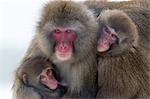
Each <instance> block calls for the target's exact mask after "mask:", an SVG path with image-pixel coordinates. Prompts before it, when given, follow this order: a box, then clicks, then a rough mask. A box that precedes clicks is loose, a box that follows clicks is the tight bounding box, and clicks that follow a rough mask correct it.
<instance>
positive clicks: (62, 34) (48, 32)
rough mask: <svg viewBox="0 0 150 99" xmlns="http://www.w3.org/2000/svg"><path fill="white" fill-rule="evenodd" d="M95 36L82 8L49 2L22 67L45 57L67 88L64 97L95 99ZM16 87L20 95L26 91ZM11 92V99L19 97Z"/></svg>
mask: <svg viewBox="0 0 150 99" xmlns="http://www.w3.org/2000/svg"><path fill="white" fill-rule="evenodd" d="M87 20H88V21H87ZM96 32H97V22H96V18H94V15H93V13H92V12H91V11H89V10H88V9H87V7H86V6H84V5H83V4H79V3H75V2H71V1H56V2H50V3H48V4H47V5H46V6H45V7H44V9H43V13H42V16H41V20H40V21H39V24H38V26H37V34H36V35H35V36H34V38H33V40H32V42H31V45H30V46H29V49H28V51H27V53H26V55H25V57H24V59H23V61H22V63H24V62H25V60H28V59H29V58H35V57H38V56H40V57H46V58H48V59H49V60H50V61H52V62H53V63H54V64H55V65H56V68H57V69H58V70H59V72H60V76H61V77H60V78H61V81H62V82H65V83H66V84H67V87H68V91H67V93H66V94H65V97H71V98H73V97H75V98H77V97H82V98H84V97H90V98H91V97H95V95H96V74H97V63H96V35H97V34H96ZM20 68H22V67H21V66H20ZM16 80H17V79H16ZM18 83H19V82H18ZM18 83H16V82H14V86H15V87H14V89H20V93H21V94H23V93H22V92H26V90H28V89H26V90H24V89H23V88H21V87H19V84H20V83H19V84H18ZM20 86H22V84H21V85H20ZM13 92H14V93H15V96H14V97H16V96H19V93H18V92H17V91H16V90H14V91H13ZM24 95H25V94H24ZM33 98H34V96H33ZM20 99H22V98H20Z"/></svg>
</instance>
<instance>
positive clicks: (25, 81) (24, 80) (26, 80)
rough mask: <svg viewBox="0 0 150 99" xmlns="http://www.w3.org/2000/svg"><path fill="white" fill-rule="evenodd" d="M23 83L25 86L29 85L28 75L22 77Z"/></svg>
mask: <svg viewBox="0 0 150 99" xmlns="http://www.w3.org/2000/svg"><path fill="white" fill-rule="evenodd" d="M22 82H23V83H24V84H28V77H27V74H23V75H22Z"/></svg>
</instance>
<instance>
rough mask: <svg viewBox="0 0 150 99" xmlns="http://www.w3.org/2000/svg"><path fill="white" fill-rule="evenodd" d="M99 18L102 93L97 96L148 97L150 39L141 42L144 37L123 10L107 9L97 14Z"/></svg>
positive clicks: (113, 97)
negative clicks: (149, 47) (144, 42)
mask: <svg viewBox="0 0 150 99" xmlns="http://www.w3.org/2000/svg"><path fill="white" fill-rule="evenodd" d="M132 11H133V13H134V10H130V11H128V12H130V13H131V12H132ZM137 11H138V10H136V13H138V12H137ZM134 14H135V13H134ZM98 21H99V40H98V44H97V51H98V55H99V58H98V85H99V92H98V94H97V98H111V99H137V98H138V99H139V98H142V99H143V98H144V99H149V98H150V78H149V73H150V70H149V66H150V65H149V59H148V54H149V49H147V46H149V42H148V40H147V42H146V44H142V41H143V40H142V37H141V36H140V35H139V33H138V31H137V27H136V25H135V23H134V22H133V21H132V19H131V18H130V17H129V16H128V15H127V14H126V13H124V12H123V11H120V10H104V11H103V12H102V13H101V14H100V16H99V17H98ZM147 21H148V20H147ZM137 22H138V21H137ZM142 33H143V35H147V36H148V35H149V34H148V33H145V32H142ZM145 39H146V38H145ZM144 52H147V54H144Z"/></svg>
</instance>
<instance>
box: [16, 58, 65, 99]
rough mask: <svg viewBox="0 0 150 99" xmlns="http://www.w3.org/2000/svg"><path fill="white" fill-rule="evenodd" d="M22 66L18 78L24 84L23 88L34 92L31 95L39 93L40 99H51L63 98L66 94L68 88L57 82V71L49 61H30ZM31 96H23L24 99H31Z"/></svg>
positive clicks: (34, 59)
mask: <svg viewBox="0 0 150 99" xmlns="http://www.w3.org/2000/svg"><path fill="white" fill-rule="evenodd" d="M21 66H22V67H20V68H18V70H17V73H16V76H17V77H18V79H19V80H20V81H21V82H22V87H24V88H28V89H30V90H32V91H33V92H31V91H30V92H31V93H29V94H31V95H32V94H33V93H38V94H39V96H40V97H39V98H40V99H49V98H58V97H60V96H63V94H64V93H65V92H66V88H65V87H64V86H62V85H60V84H59V82H58V81H57V80H56V78H57V76H58V74H57V72H56V69H55V68H53V66H52V64H51V62H50V61H48V60H47V59H44V58H41V57H36V58H33V59H28V60H26V61H24V63H23V64H22V65H21ZM22 91H24V90H22ZM25 91H27V90H25ZM22 93H23V92H21V93H20V94H22ZM25 93H26V92H25ZM29 96H30V95H26V96H23V99H30V97H29ZM31 98H32V97H31ZM39 98H38V99H39ZM18 99H19V98H18Z"/></svg>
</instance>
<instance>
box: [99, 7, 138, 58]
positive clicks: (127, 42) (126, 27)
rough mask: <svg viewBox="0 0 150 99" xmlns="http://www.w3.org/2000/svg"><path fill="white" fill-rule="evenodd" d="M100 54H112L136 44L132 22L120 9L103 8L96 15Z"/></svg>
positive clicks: (136, 33) (135, 30)
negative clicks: (97, 15)
mask: <svg viewBox="0 0 150 99" xmlns="http://www.w3.org/2000/svg"><path fill="white" fill-rule="evenodd" d="M98 22H99V40H98V44H97V50H98V52H99V54H100V55H108V56H110V55H111V56H114V55H119V54H122V53H124V52H125V51H129V50H131V48H132V47H134V46H136V45H137V42H138V32H137V28H136V26H135V24H134V22H133V21H132V20H131V19H130V18H129V16H128V15H127V14H126V13H124V12H123V11H120V10H104V11H103V12H102V13H101V14H100V16H99V17H98Z"/></svg>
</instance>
